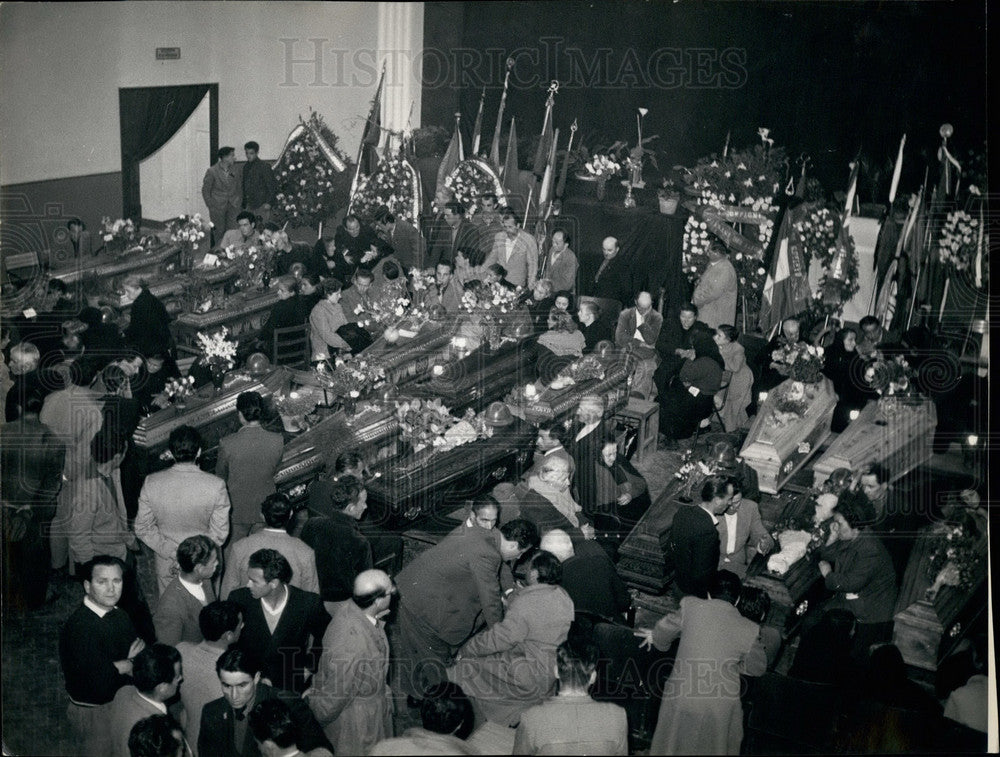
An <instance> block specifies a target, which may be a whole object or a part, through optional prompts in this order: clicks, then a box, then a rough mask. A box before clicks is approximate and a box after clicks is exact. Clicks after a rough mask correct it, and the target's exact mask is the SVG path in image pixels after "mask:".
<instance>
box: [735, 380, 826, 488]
mask: <svg viewBox="0 0 1000 757" xmlns="http://www.w3.org/2000/svg"><path fill="white" fill-rule="evenodd" d="M791 383H792V381H791V379H788V380H786V381H784V382H783V383H781V384H780V385H779V386H778V387H777V388H776V389H775V390H773V391H772V392H770V393H769V394H768V396H767V399H766V400H764V402H763V404H762V405H761V407H760V409H759V410H758V412H757V417H756V418H755V419H754V421H753V425H751V426H750V433H749V434H747V438H746V441H745V442H744V443H743V449H742V450H741V451H740V456H741V457H742V458H743V459H744V460H745V461H746V463H747V465H749V466H750V467H751V468H753V469H754V470H756V471H757V475H758V477H759V478H760V490H761V491H762V492H767V493H768V494H777V493H778V491H779V490H780V489H781V487H782V486H784V485H785V483H787V481H788V479H790V478H791V477H792V476H793V475H794V474H795V472H796V471H797V470H798V469H799V468H801V467H802V466H803V465H805V463H806V461H807V460H808V459H809V457H810V456H811V455H812V454H813V452H815V451H816V449H817V448H818V447H819V446H820V445H821V444H823V442H825V441H826V439H827V437H829V436H830V421H831V420H832V419H833V409H834V407H835V406H836V404H837V395H836V394H834V392H833V386H832V384H831V383H830V380H829V379H823V381H822V382H820V383H818V384H814V385H807V387H806V391H807V392H808V391H811V392H812V395H813V396H812V397H811V398H810V399H809V400H808V407H807V409H806V410H805V412H804V413H802V414H801V415H800V416H796V417H788V416H785V417H784V418H783V419H782V420H783V422H776V421H775V417H776V416H777V415H779V413H778V412H777V407H776V405H777V398H778V397H779V396H780V395H781V394H783V393H784V392H785V391H787V390H788V388H789V387H790V386H791ZM810 387H811V389H810Z"/></svg>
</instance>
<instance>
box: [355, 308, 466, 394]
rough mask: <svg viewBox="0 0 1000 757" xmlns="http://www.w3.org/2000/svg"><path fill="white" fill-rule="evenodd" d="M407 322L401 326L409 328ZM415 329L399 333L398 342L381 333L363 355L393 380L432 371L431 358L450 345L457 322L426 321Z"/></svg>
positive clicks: (406, 378) (403, 380) (405, 328)
mask: <svg viewBox="0 0 1000 757" xmlns="http://www.w3.org/2000/svg"><path fill="white" fill-rule="evenodd" d="M408 326H409V324H407V323H405V322H404V323H403V324H402V325H401V326H400V328H401V329H402V330H407V327H408ZM410 330H413V328H412V327H411V328H410ZM416 331H417V334H416V336H414V337H405V336H400V338H399V341H398V342H396V343H395V344H389V343H388V342H386V341H385V337H379V338H378V339H376V340H375V342H373V343H372V344H371V345H370V346H369V347H368V348H367V349H365V351H364V352H363V353H362V354H363V356H364V359H365V360H367V361H368V364H369V365H370V366H371V367H372V368H373V369H375V370H378V369H381V370H383V371H385V377H386V379H387V380H388V381H389V383H390V384H397V385H398V384H400V383H403V382H405V381H408V380H410V379H412V378H414V377H416V376H421V375H424V374H426V373H427V372H429V371H430V367H431V361H432V358H433V357H434V356H435V355H439V354H440V353H441V351H442V350H444V349H445V347H447V345H448V342H449V341H450V340H451V335H452V334H453V333H454V331H455V324H454V323H453V322H451V321H426V322H424V323H422V324H421V325H420V326H419V328H418V329H416Z"/></svg>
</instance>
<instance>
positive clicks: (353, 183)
mask: <svg viewBox="0 0 1000 757" xmlns="http://www.w3.org/2000/svg"><path fill="white" fill-rule="evenodd" d="M386 63H387V60H385V59H383V60H382V74H381V75H380V76H379V78H378V88H377V89H376V90H375V99H374V100H372V107H371V109H370V110H369V111H368V118H367V119H366V120H365V128H363V129H362V130H361V142H360V144H358V160H357V165H356V166H355V167H354V179H353V180H352V181H351V195H350V200H349V201H348V203H347V212H348V214H350V212H351V211H352V210H353V209H354V193H355V192H357V190H358V181H359V179H360V178H361V156H362V155H363V154H364V151H365V135H366V133H367V131H368V127H369V126H372V125H374V121H373V120H372V114H373V112H374V110H375V106H376V105H378V106H379V107H381V104H382V103H381V100H382V84H383V83H384V82H385V64H386ZM379 128H381V124H380V125H379ZM379 138H381V135H379Z"/></svg>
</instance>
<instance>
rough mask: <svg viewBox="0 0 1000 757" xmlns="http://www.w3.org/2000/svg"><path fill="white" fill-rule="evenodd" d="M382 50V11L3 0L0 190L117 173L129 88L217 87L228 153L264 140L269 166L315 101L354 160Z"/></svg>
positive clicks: (155, 0) (353, 6)
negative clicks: (175, 53)
mask: <svg viewBox="0 0 1000 757" xmlns="http://www.w3.org/2000/svg"><path fill="white" fill-rule="evenodd" d="M421 16H422V14H421ZM417 34H418V35H419V40H417V42H416V44H415V48H416V49H417V50H419V47H420V44H421V43H422V36H423V30H422V29H419V30H418V32H417ZM283 39H284V40H293V41H294V42H282V41H281V40H283ZM312 40H320V42H313V41H312ZM377 44H378V4H377V3H362V2H339V3H319V2H281V3H278V2H274V3H265V2H225V3H222V2H163V1H160V0H152V1H149V2H123V3H21V4H17V3H15V4H10V3H3V5H2V6H0V183H2V184H5V185H8V184H17V183H22V182H31V181H41V180H45V179H52V178H66V177H72V176H83V175H87V174H94V173H106V172H115V171H119V170H120V169H121V151H120V139H119V119H118V88H119V87H145V86H165V85H174V84H199V83H214V82H217V83H218V84H219V140H220V145H232V146H234V147H236V148H237V149H238V151H239V152H242V149H241V148H242V145H243V143H244V142H245V141H247V140H249V139H255V140H257V141H258V142H260V144H261V155H262V157H264V158H274V157H276V156H277V154H278V152H279V150H280V149H281V146H282V144H283V143H284V140H285V137H286V136H287V135H288V132H289V131H291V129H292V127H293V126H294V125H295V124H296V123H297V122H298V117H299V115H302V116H303V117H308V114H309V108H310V106H311V107H312V108H313V109H314V110H316V111H317V112H319V113H320V114H321V115H323V116H324V118H325V119H326V122H327V124H328V125H329V126H330V128H331V129H332V130H333V132H334V133H335V134H337V135H338V136H339V137H340V139H341V147H342V148H343V149H344V150H345V151H346V152H347V153H348V154H349V155H350V156H351V157H352V159H353V157H354V155H355V153H356V150H357V146H358V141H359V140H360V136H361V127H362V122H363V118H364V116H365V115H367V112H368V108H369V102H370V100H371V98H372V97H373V96H374V93H375V87H376V85H377V79H378V70H379V68H380V66H381V57H380V56H379V55H378V54H377V52H376V46H377ZM317 45H319V46H320V56H321V57H320V75H319V77H317V70H316V65H315V63H314V62H313V61H314V60H315V59H316V46H317ZM156 47H180V48H181V59H180V60H178V61H156V60H155V59H154V49H155V48H156ZM290 59H294V60H305V61H306V62H304V63H291V62H290ZM417 92H418V93H419V87H417ZM415 113H416V114H419V113H420V103H419V102H417V104H416V107H415ZM418 123H419V122H417V121H415V122H414V126H416V125H418Z"/></svg>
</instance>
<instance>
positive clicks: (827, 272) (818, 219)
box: [794, 206, 861, 319]
mask: <svg viewBox="0 0 1000 757" xmlns="http://www.w3.org/2000/svg"><path fill="white" fill-rule="evenodd" d="M842 223H843V221H842V220H841V216H840V214H839V213H837V212H835V211H834V210H832V209H831V208H829V207H827V206H820V207H818V208H815V209H814V210H812V211H811V212H810V213H809V215H807V216H806V217H805V218H803V219H802V220H801V221H799V222H798V223H796V224H795V227H794V231H795V233H797V234H798V235H799V237H800V238H801V240H802V252H803V255H804V257H805V262H806V266H808V265H809V261H810V260H811V259H815V260H816V261H817V262H818V263H819V264H820V265H821V266H822V267H823V275H822V277H821V278H820V280H819V285H818V286H817V288H816V292H815V294H814V295H813V299H812V301H811V302H810V304H809V311H810V313H811V314H813V317H815V318H817V319H819V318H825V317H826V316H828V315H834V314H835V313H838V312H839V311H840V310H841V309H842V308H843V307H844V304H845V303H846V302H847V301H848V300H850V299H851V298H852V297H853V296H854V295H856V294H857V293H858V291H859V290H860V289H861V282H860V279H859V270H858V269H859V263H858V253H857V249H856V248H855V246H854V240H853V238H852V237H851V235H850V234H841V233H840V228H841V224H842Z"/></svg>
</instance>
